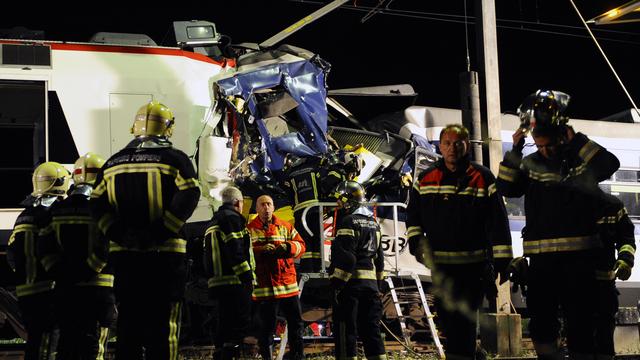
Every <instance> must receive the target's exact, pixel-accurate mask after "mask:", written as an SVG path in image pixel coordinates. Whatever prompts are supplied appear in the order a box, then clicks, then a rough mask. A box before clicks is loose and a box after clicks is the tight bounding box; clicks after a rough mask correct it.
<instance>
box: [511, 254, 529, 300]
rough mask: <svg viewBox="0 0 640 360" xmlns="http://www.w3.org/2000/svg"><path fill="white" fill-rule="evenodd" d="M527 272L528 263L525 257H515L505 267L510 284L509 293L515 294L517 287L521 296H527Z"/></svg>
mask: <svg viewBox="0 0 640 360" xmlns="http://www.w3.org/2000/svg"><path fill="white" fill-rule="evenodd" d="M528 272H529V263H528V262H527V258H525V257H522V256H521V257H517V258H515V259H513V260H511V262H510V263H509V266H507V273H508V274H509V280H511V282H512V287H511V291H512V292H517V291H518V287H519V288H520V292H521V293H522V295H525V296H526V295H527V277H528V275H527V273H528Z"/></svg>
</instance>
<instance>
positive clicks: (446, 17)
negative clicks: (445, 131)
mask: <svg viewBox="0 0 640 360" xmlns="http://www.w3.org/2000/svg"><path fill="white" fill-rule="evenodd" d="M291 1H295V2H298V3H299V2H303V3H310V4H324V3H323V2H320V1H316V0H302V1H300V0H291ZM341 8H343V9H347V10H351V11H360V12H370V11H371V10H372V9H373V7H365V6H353V5H342V6H341ZM376 14H380V15H387V16H396V17H404V18H411V19H420V20H432V21H440V22H446V23H455V24H464V23H465V22H466V23H467V24H469V25H474V24H475V17H473V16H467V18H468V19H472V20H471V21H468V20H467V19H466V18H465V16H464V15H455V14H445V13H435V12H424V11H412V10H398V9H378V10H377V11H376ZM497 22H498V24H497V27H498V28H500V29H508V30H518V31H524V32H533V33H542V34H549V35H558V36H567V37H574V38H582V39H590V37H589V36H588V35H581V34H572V33H568V32H562V31H554V30H544V29H534V28H530V27H522V25H534V26H543V27H552V28H564V29H572V30H578V29H580V30H582V27H579V26H572V25H564V24H554V23H546V22H534V21H525V20H513V19H497ZM500 23H513V24H520V25H521V26H511V25H501V24H500ZM596 31H597V32H603V33H605V32H606V33H610V34H617V35H629V36H639V35H640V34H637V33H632V32H624V31H616V30H606V29H597V30H596ZM599 39H600V40H601V41H607V42H615V43H622V44H630V45H636V46H637V45H640V41H629V40H621V39H614V38H607V37H599Z"/></svg>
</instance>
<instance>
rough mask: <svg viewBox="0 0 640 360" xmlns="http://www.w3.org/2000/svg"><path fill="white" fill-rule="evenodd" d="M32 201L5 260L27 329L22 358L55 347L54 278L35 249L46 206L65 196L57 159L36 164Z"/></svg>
mask: <svg viewBox="0 0 640 360" xmlns="http://www.w3.org/2000/svg"><path fill="white" fill-rule="evenodd" d="M32 183H33V193H31V195H32V196H33V199H32V200H33V201H32V202H30V203H29V205H28V206H27V207H26V208H25V209H24V210H23V211H22V213H20V215H19V216H18V219H17V220H16V223H15V226H14V228H13V233H12V234H11V236H10V237H9V243H8V247H7V261H8V262H9V265H10V266H11V268H12V269H13V271H14V272H15V274H16V279H17V286H16V294H17V295H18V302H19V305H20V311H21V312H22V317H23V320H24V324H25V327H26V330H27V333H28V336H29V338H28V341H27V346H26V349H25V357H24V358H25V359H49V356H50V355H51V354H52V353H53V352H54V351H55V338H56V336H55V334H54V332H53V329H54V325H55V322H54V313H53V310H54V309H53V291H52V290H53V288H54V284H55V283H54V281H53V279H52V278H51V277H50V276H49V275H48V274H47V273H46V272H45V271H44V269H43V267H42V265H41V263H40V261H39V259H38V257H37V253H36V249H37V247H38V245H39V242H40V239H41V238H40V237H39V232H40V230H41V229H42V227H43V224H44V223H46V221H47V220H46V219H47V217H48V216H49V214H48V213H49V209H50V207H51V205H53V204H54V203H55V202H56V201H57V200H58V199H60V198H61V197H63V196H65V194H66V192H67V189H68V187H69V172H68V171H67V170H66V169H65V168H64V167H63V166H62V165H60V164H58V163H56V162H46V163H43V164H41V165H39V166H38V167H37V168H36V169H35V170H34V172H33V178H32Z"/></svg>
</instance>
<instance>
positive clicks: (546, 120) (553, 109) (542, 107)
mask: <svg viewBox="0 0 640 360" xmlns="http://www.w3.org/2000/svg"><path fill="white" fill-rule="evenodd" d="M570 99H571V97H570V96H569V95H568V94H565V93H563V92H561V91H557V90H538V91H536V92H535V93H533V94H531V95H529V96H527V97H526V98H525V99H524V101H523V102H522V104H520V106H518V116H519V117H520V127H522V128H525V129H528V130H532V129H533V128H535V127H536V126H539V127H549V126H558V125H564V124H566V123H567V121H569V118H568V117H567V116H565V114H564V112H565V110H566V109H567V106H568V105H569V100H570Z"/></svg>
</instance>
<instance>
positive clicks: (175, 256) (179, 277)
mask: <svg viewBox="0 0 640 360" xmlns="http://www.w3.org/2000/svg"><path fill="white" fill-rule="evenodd" d="M109 256H110V261H111V262H112V264H113V267H114V271H115V283H114V291H115V294H116V300H117V301H118V326H117V329H116V335H117V337H118V340H117V344H116V358H117V359H118V360H135V359H142V358H143V357H142V356H143V354H144V356H145V357H146V359H154V360H156V359H158V360H164V359H171V360H173V359H177V358H178V338H179V333H180V318H181V313H182V299H183V297H184V288H185V278H186V265H185V261H184V254H181V253H169V252H155V251H149V252H137V251H119V252H112V253H110V254H109Z"/></svg>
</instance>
